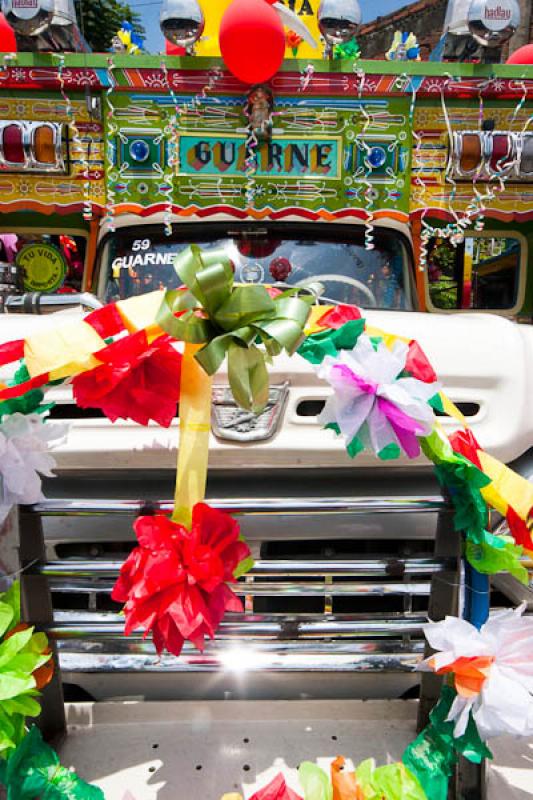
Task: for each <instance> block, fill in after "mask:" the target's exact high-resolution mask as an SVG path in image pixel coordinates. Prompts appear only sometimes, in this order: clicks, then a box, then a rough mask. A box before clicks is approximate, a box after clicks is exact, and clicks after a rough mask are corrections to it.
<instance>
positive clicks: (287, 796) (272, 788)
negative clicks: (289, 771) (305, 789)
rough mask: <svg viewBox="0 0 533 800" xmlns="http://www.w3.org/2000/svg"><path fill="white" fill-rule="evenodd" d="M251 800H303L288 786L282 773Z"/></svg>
mask: <svg viewBox="0 0 533 800" xmlns="http://www.w3.org/2000/svg"><path fill="white" fill-rule="evenodd" d="M250 800H302V798H301V797H300V795H299V794H296V792H293V790H292V789H291V788H290V787H289V786H287V783H286V781H285V778H284V777H283V775H282V774H281V773H280V774H279V775H277V776H276V777H275V778H274V780H273V781H271V783H269V784H268V786H265V787H264V789H260V790H259V791H258V792H256V793H255V794H254V795H253V796H252V797H251V798H250Z"/></svg>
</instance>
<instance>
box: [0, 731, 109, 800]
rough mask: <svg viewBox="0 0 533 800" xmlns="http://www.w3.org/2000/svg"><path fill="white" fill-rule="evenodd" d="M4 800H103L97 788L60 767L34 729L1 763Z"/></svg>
mask: <svg viewBox="0 0 533 800" xmlns="http://www.w3.org/2000/svg"><path fill="white" fill-rule="evenodd" d="M0 784H3V785H4V786H5V788H6V790H7V800H105V798H104V793H103V792H102V790H101V789H98V788H97V787H96V786H90V785H89V784H88V783H85V781H82V780H81V778H79V777H78V776H77V775H76V773H75V772H72V771H71V770H69V769H66V767H63V766H61V764H60V762H59V757H58V755H57V753H56V752H55V751H54V750H52V748H51V747H49V746H48V745H47V744H45V742H43V739H42V736H41V733H40V731H39V729H38V728H36V727H35V726H33V727H32V728H31V729H30V731H29V732H28V734H27V735H26V736H25V737H24V739H23V740H22V742H21V743H20V744H19V746H18V747H17V749H16V750H15V751H13V752H12V753H11V755H10V757H9V759H8V760H7V761H3V762H1V761H0Z"/></svg>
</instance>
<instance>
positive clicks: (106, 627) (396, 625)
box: [46, 611, 427, 641]
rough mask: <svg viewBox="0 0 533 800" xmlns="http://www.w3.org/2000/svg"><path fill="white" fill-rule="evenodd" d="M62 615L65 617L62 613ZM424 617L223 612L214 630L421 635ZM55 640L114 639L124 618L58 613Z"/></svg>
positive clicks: (248, 635) (222, 634)
mask: <svg viewBox="0 0 533 800" xmlns="http://www.w3.org/2000/svg"><path fill="white" fill-rule="evenodd" d="M65 615H66V616H65ZM426 623H427V617H426V616H422V615H415V614H406V615H390V616H384V615H378V614H374V615H373V616H372V617H368V616H366V615H360V614H342V615H331V616H324V615H320V616H318V615H317V616H316V617H313V616H309V615H303V614H298V615H291V616H288V615H275V614H268V615H263V614H226V616H225V618H224V620H223V621H222V623H221V625H220V628H219V629H218V631H217V636H216V638H217V640H219V639H239V640H244V639H263V638H266V639H282V640H297V639H313V638H319V639H323V638H347V637H348V638H350V637H354V636H369V637H370V636H394V635H396V636H398V635H400V636H402V635H421V633H422V627H423V626H424V625H425V624H426ZM46 632H47V633H48V635H49V636H50V637H51V638H52V639H55V640H62V639H86V640H91V641H98V640H101V639H114V638H115V637H121V636H123V634H124V619H123V617H122V616H121V615H120V614H112V613H105V612H102V613H99V614H96V615H92V614H91V613H90V612H81V614H79V615H77V614H76V612H75V611H68V612H63V613H61V612H58V613H56V614H55V617H54V623H53V624H52V625H50V626H48V627H47V628H46ZM143 636H144V634H143V633H142V631H136V632H134V633H132V634H131V635H130V638H131V639H132V640H142V639H143Z"/></svg>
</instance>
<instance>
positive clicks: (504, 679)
mask: <svg viewBox="0 0 533 800" xmlns="http://www.w3.org/2000/svg"><path fill="white" fill-rule="evenodd" d="M524 609H525V605H524V606H521V607H520V608H518V609H516V611H513V610H509V611H502V612H499V613H496V614H494V615H493V616H491V617H490V618H489V620H488V621H487V622H486V623H485V625H483V627H482V628H481V630H479V631H478V630H477V628H475V627H474V626H473V625H471V624H470V623H469V622H466V620H462V619H458V618H457V617H446V619H445V620H444V621H443V622H436V623H430V624H429V625H426V626H425V629H424V633H425V635H426V639H427V640H428V642H429V644H430V645H431V647H432V648H433V649H434V650H438V651H440V652H438V653H437V654H436V655H434V656H431V658H428V659H427V660H426V661H424V662H422V664H421V665H420V667H419V669H422V670H426V671H434V672H437V673H439V674H446V673H453V675H454V683H455V689H456V691H457V697H456V699H455V701H454V703H453V705H452V707H451V709H450V713H449V716H448V720H449V721H451V722H455V728H454V735H455V736H462V734H463V733H464V732H465V730H466V727H467V725H468V719H469V716H470V712H472V714H473V717H474V721H475V723H476V725H477V728H478V731H479V735H480V736H481V738H482V739H485V740H486V739H491V738H492V737H494V736H500V735H502V734H511V735H512V736H531V735H533V617H524V616H522V615H523V613H524Z"/></svg>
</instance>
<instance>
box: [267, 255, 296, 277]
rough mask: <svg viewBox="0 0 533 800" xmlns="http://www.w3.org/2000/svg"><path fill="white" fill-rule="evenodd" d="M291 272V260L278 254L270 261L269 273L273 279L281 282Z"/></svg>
mask: <svg viewBox="0 0 533 800" xmlns="http://www.w3.org/2000/svg"><path fill="white" fill-rule="evenodd" d="M291 272H292V266H291V262H290V261H289V259H288V258H285V257H284V256H279V257H278V258H275V259H274V260H273V261H271V262H270V274H271V275H272V277H273V278H274V280H275V281H280V282H281V283H283V282H284V281H286V280H287V278H288V277H289V275H290V274H291Z"/></svg>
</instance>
